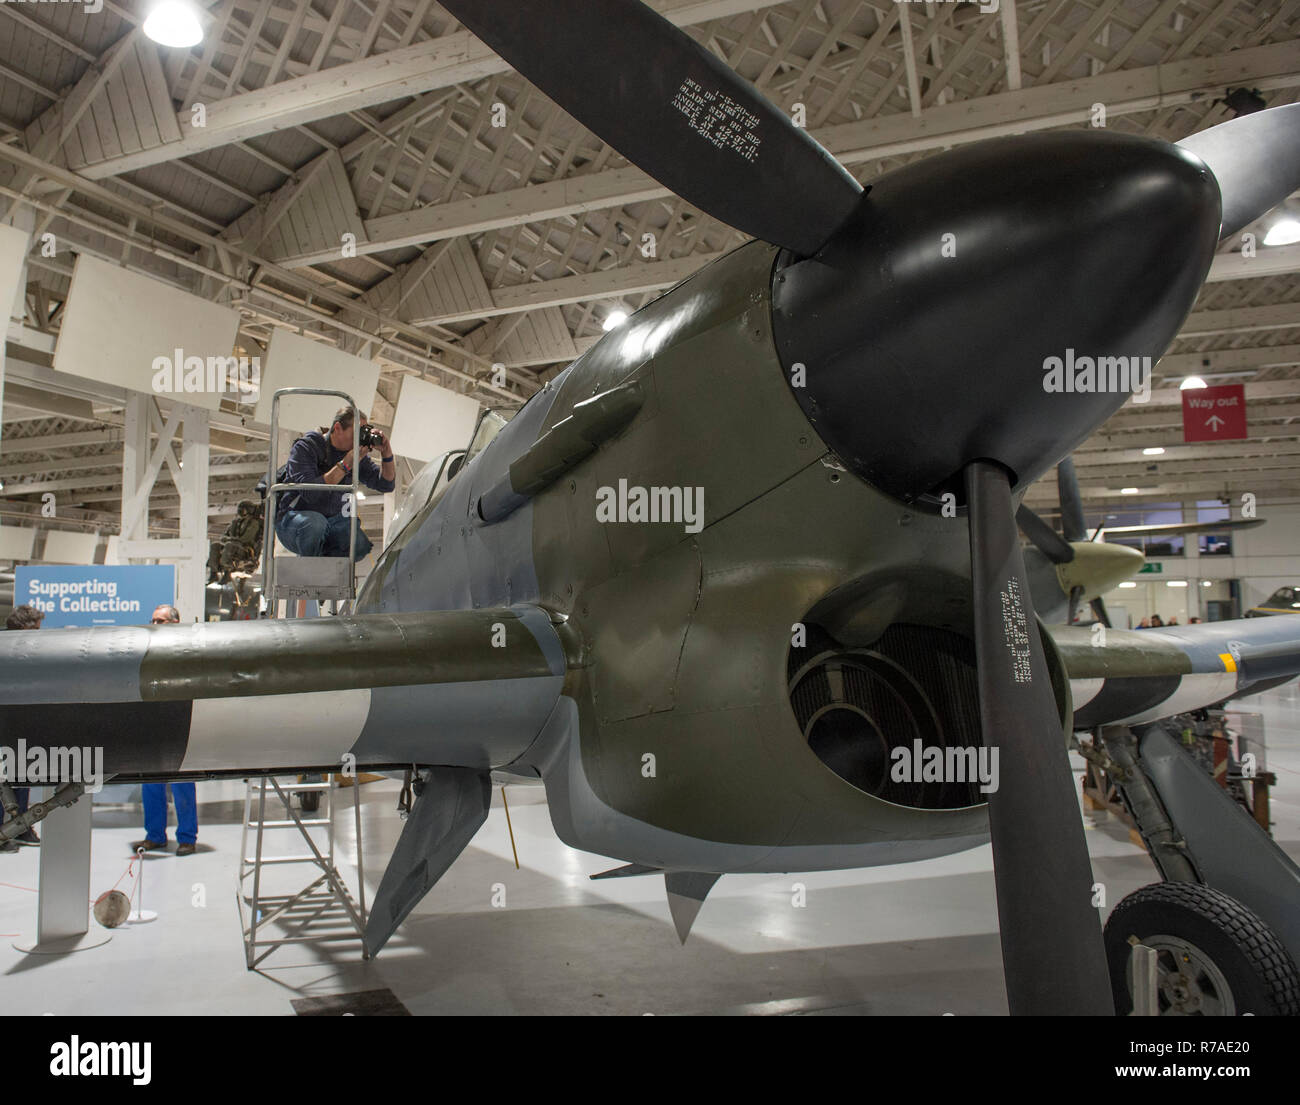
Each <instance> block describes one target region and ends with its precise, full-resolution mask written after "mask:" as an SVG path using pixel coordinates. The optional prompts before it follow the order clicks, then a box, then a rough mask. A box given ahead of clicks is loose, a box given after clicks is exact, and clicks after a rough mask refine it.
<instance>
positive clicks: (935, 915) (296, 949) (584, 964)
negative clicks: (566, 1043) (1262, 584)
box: [0, 684, 1300, 1015]
mask: <svg viewBox="0 0 1300 1105" xmlns="http://www.w3.org/2000/svg"><path fill="white" fill-rule="evenodd" d="M1242 707H1243V708H1248V709H1252V710H1257V711H1259V712H1261V713H1262V714H1263V715H1264V717H1265V719H1266V722H1267V733H1268V742H1269V753H1268V766H1269V768H1270V769H1271V770H1273V771H1275V772H1277V774H1278V776H1279V782H1278V786H1277V788H1276V790H1275V792H1274V801H1273V816H1274V820H1275V822H1276V825H1275V835H1276V838H1277V840H1278V841H1279V842H1281V843H1282V845H1283V846H1284V847H1285V848H1286V849H1287V851H1288V852H1289V853H1290V854H1291V856H1292V857H1293V858H1300V695H1298V694H1297V688H1296V685H1295V684H1292V685H1291V686H1289V687H1286V688H1282V689H1279V690H1275V691H1271V692H1269V693H1268V694H1266V695H1261V696H1257V697H1256V698H1254V699H1251V700H1248V702H1247V703H1243V704H1242ZM397 789H398V788H397V784H396V783H392V782H387V781H385V782H380V783H370V784H367V785H365V786H363V787H362V788H361V795H362V816H363V834H362V835H363V839H364V842H365V847H364V860H365V874H366V883H367V886H368V888H369V892H370V893H372V894H373V891H374V889H375V887H376V886H377V885H378V880H379V877H380V875H381V874H382V870H383V865H384V864H385V863H386V861H387V857H388V854H389V852H390V851H391V849H392V846H393V843H394V841H395V840H396V837H397V834H398V832H399V831H400V829H401V824H402V823H401V821H400V820H399V819H398V817H397V815H396V813H395V808H394V807H395V801H396V797H397ZM243 793H244V791H243V786H242V785H241V784H235V783H208V784H200V785H199V803H200V806H199V812H200V833H199V836H200V850H199V852H198V853H197V854H195V855H193V856H188V857H185V858H178V857H177V856H175V855H174V854H171V853H169V854H166V855H150V856H149V857H147V858H146V860H145V861H144V891H143V895H144V901H143V905H144V908H145V909H146V910H155V911H157V912H158V914H159V917H158V919H157V920H156V921H154V922H152V923H149V924H142V925H136V926H128V927H124V928H119V929H116V930H114V931H113V932H112V934H111V935H112V939H111V940H110V941H109V942H108V943H107V944H104V945H102V946H100V947H97V948H92V949H89V950H85V951H81V952H77V953H74V954H70V955H63V956H38V955H28V954H24V953H22V952H19V951H17V950H16V949H15V948H14V946H13V945H14V944H15V943H19V944H21V943H23V941H24V940H25V939H26V940H30V939H31V938H32V937H33V936H34V933H35V927H36V893H35V887H36V881H37V874H38V862H39V849H35V848H24V849H22V851H21V852H20V853H19V854H18V855H0V934H3V936H2V938H0V979H2V981H0V993H3V995H4V1008H5V1011H6V1012H8V1013H17V1012H28V1013H53V1014H68V1013H91V1014H95V1013H100V1014H123V1013H126V1014H131V1013H165V1014H186V1013H201V1014H229V1013H235V1014H272V1015H292V1014H293V1013H294V1012H295V1008H294V1006H293V1004H292V1002H294V1001H295V1000H300V999H309V998H328V997H330V996H331V995H340V994H353V993H358V992H363V991H377V990H385V989H386V990H389V991H391V992H392V994H393V996H394V997H395V998H396V1000H397V1001H398V1002H400V1003H401V1004H402V1005H403V1006H404V1007H405V1008H406V1009H407V1010H409V1011H410V1012H411V1013H415V1014H426V1013H529V1014H548V1013H622V1014H659V1015H668V1014H702V1013H754V1014H781V1013H787V1014H788V1013H819V1014H935V1013H954V1014H958V1015H962V1014H978V1013H992V1014H996V1013H1004V1012H1005V1011H1006V995H1005V991H1004V988H1003V985H1002V978H1001V959H1000V954H999V949H998V939H997V913H996V907H995V902H994V890H993V879H992V857H991V854H990V851H989V849H988V848H987V847H984V848H979V849H976V850H974V851H972V852H967V853H964V854H962V855H958V856H950V857H947V858H944V859H937V860H929V861H926V862H922V863H913V864H907V865H902V866H898V867H891V868H877V869H871V870H862V871H846V872H833V873H823V874H811V875H799V876H794V875H784V876H769V875H743V876H742V875H736V876H727V877H725V878H723V879H722V880H721V881H720V882H719V883H718V885H717V886H716V887H715V889H714V891H713V893H712V895H711V896H710V898H709V900H708V902H707V903H706V905H705V906H704V909H703V911H702V912H701V914H700V916H699V919H698V920H697V922H696V924H695V928H694V931H693V932H692V934H691V938H690V940H689V941H688V942H687V944H686V946H685V947H682V946H681V945H679V943H678V941H677V937H676V935H675V933H674V931H673V927H672V924H671V922H670V920H669V915H668V906H667V902H666V900H665V897H664V893H663V882H662V879H661V878H659V877H657V876H650V877H645V878H632V879H614V880H604V881H601V882H595V883H593V882H591V881H590V880H589V879H588V878H587V876H588V875H590V874H592V873H594V872H597V871H602V870H605V869H607V868H609V867H612V866H615V864H614V863H613V862H611V861H609V860H606V859H604V858H601V857H598V856H591V855H587V854H584V853H580V852H575V851H573V850H571V849H569V848H567V847H565V846H564V845H563V844H561V843H560V842H559V841H558V840H557V839H556V837H555V834H554V832H553V830H552V829H551V825H550V820H549V817H548V815H547V810H546V805H545V796H544V793H543V792H542V790H541V789H540V788H525V787H519V786H512V787H510V788H509V791H508V793H507V798H508V799H509V802H510V813H511V817H512V821H513V827H514V836H515V841H516V844H517V846H518V852H519V863H520V866H519V869H518V870H516V868H515V864H514V860H513V858H512V852H511V844H510V837H509V834H508V832H507V827H506V817H505V811H504V810H503V808H502V805H501V794H500V790H499V788H498V789H497V790H496V792H495V795H494V802H493V808H492V812H491V815H490V817H489V818H488V821H487V824H486V825H484V827H483V828H482V829H481V830H480V832H479V834H478V836H477V837H476V838H475V839H474V842H473V843H472V844H471V845H470V847H469V848H468V849H467V850H466V852H465V853H464V855H462V856H461V858H460V859H459V860H458V861H457V862H456V863H455V864H454V865H453V867H452V868H451V870H450V871H449V872H448V873H447V875H446V876H445V877H444V878H443V880H442V882H441V883H440V884H439V885H438V886H437V887H436V888H435V889H434V890H433V891H432V892H431V893H430V894H429V896H428V897H427V898H426V899H425V900H424V901H423V902H422V903H421V905H420V906H419V907H417V909H416V912H415V913H414V914H412V916H411V918H410V919H409V920H408V921H407V923H406V924H405V925H404V926H403V927H402V928H401V929H400V930H399V932H398V934H397V935H396V936H395V937H394V938H393V940H392V941H391V942H390V944H389V945H388V947H387V948H385V949H384V951H383V952H382V953H381V955H380V956H379V957H378V958H377V959H376V960H375V961H373V962H363V961H362V959H361V956H360V948H359V944H358V943H357V942H356V941H355V940H344V941H331V942H328V943H325V944H319V945H318V944H310V945H304V944H294V945H286V946H283V947H281V948H278V949H276V950H275V951H273V952H272V954H271V955H270V956H268V957H267V958H266V959H265V960H264V961H263V962H262V963H261V965H260V966H259V968H258V969H257V970H255V971H248V970H246V969H245V965H244V950H243V946H242V943H241V936H240V919H239V915H238V912H237V906H236V879H237V874H238V868H239V858H238V857H239V844H240V823H241V820H242V812H243V809H242V801H243ZM351 793H352V792H351V791H347V790H345V791H342V792H340V797H339V798H338V799H337V801H336V805H335V819H336V824H337V826H338V832H337V838H336V839H337V846H338V849H339V856H340V862H341V866H342V869H343V871H344V873H345V875H346V876H347V877H348V878H350V879H352V880H353V883H352V885H353V887H354V888H355V885H356V883H355V877H356V871H355V867H354V864H355V859H356V847H355V835H354V833H353V831H352V812H351V806H350V803H351ZM118 797H119V798H121V797H125V795H124V794H122V793H121V792H120V790H119V794H118ZM139 817H140V813H139V806H138V804H137V805H134V806H132V805H130V804H129V803H121V802H119V803H118V804H116V805H110V804H100V805H97V806H96V810H95V831H94V841H93V851H92V873H91V896H92V897H95V896H97V895H99V894H100V893H102V892H104V891H106V890H108V889H110V888H112V887H113V886H114V885H115V884H118V883H119V881H120V883H121V886H122V888H123V889H129V888H130V886H131V882H132V880H131V879H130V878H126V879H123V876H124V875H125V874H126V873H127V871H128V863H129V860H130V857H129V855H128V854H127V853H128V844H129V842H130V841H132V840H134V839H136V838H137V837H139V836H142V835H143V833H142V832H141V830H140V823H139ZM1085 822H1086V824H1087V826H1088V829H1087V838H1088V843H1089V849H1090V851H1091V854H1092V858H1093V868H1094V873H1095V876H1096V878H1097V879H1098V881H1100V882H1102V883H1104V884H1105V886H1106V890H1107V898H1108V902H1109V904H1110V905H1112V906H1113V905H1114V904H1115V903H1116V902H1118V901H1119V900H1120V899H1121V898H1122V897H1123V896H1124V895H1125V894H1127V893H1129V892H1130V891H1132V890H1135V889H1137V888H1138V887H1139V886H1142V885H1144V884H1146V883H1148V882H1153V881H1155V879H1156V876H1155V871H1154V868H1153V867H1152V866H1151V863H1150V861H1149V860H1148V859H1147V858H1146V855H1145V853H1144V852H1142V850H1141V849H1139V848H1137V847H1135V846H1134V845H1132V844H1131V843H1129V841H1128V834H1127V831H1126V830H1124V829H1123V828H1122V827H1121V826H1119V825H1118V824H1116V823H1115V821H1114V819H1113V818H1107V819H1104V820H1101V821H1094V819H1093V818H1092V817H1091V815H1089V816H1088V817H1087V818H1085ZM276 847H277V848H278V849H279V850H280V851H284V850H285V847H286V846H285V845H284V844H283V843H281V844H279V845H277V846H276ZM174 849H175V844H174V843H173V844H172V850H173V852H174ZM290 871H293V872H295V874H294V876H293V877H296V878H297V880H298V881H297V884H296V885H294V886H293V887H292V889H297V888H299V887H300V886H302V885H303V884H304V883H306V882H308V881H310V877H309V876H308V877H303V872H305V871H306V868H290V867H283V868H280V869H279V870H278V871H277V873H276V876H275V880H274V881H273V883H272V884H271V885H270V886H269V887H268V888H267V889H268V890H270V891H271V892H275V891H276V890H277V889H285V890H287V889H290V881H291V876H290V874H289V872H290ZM796 884H802V885H803V886H804V888H805V893H804V895H803V897H804V899H805V904H804V905H802V906H796V905H795V904H794V900H795V898H796V896H797V895H796V889H797V888H796ZM91 929H92V933H95V934H98V935H100V936H103V935H106V933H105V930H103V929H100V928H99V926H98V925H96V924H94V923H93V922H92V925H91ZM336 931H337V930H336ZM300 1008H301V1007H300Z"/></svg>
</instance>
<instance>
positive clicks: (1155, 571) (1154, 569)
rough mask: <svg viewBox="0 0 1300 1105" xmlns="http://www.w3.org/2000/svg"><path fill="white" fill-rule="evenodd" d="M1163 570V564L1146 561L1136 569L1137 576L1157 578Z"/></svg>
mask: <svg viewBox="0 0 1300 1105" xmlns="http://www.w3.org/2000/svg"><path fill="white" fill-rule="evenodd" d="M1164 570H1165V566H1164V565H1163V564H1161V563H1159V562H1158V561H1155V560H1148V561H1147V562H1146V563H1145V564H1143V565H1142V567H1140V568H1139V569H1138V575H1140V576H1144V575H1152V576H1158V575H1161V574H1162V573H1163V572H1164Z"/></svg>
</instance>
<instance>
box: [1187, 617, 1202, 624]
mask: <svg viewBox="0 0 1300 1105" xmlns="http://www.w3.org/2000/svg"><path fill="white" fill-rule="evenodd" d="M1187 624H1188V625H1200V624H1201V619H1200V618H1188V620H1187Z"/></svg>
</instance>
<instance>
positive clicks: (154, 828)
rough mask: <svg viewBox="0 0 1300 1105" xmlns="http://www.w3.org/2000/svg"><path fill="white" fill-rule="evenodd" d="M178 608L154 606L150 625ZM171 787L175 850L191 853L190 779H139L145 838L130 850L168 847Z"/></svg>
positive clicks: (169, 620)
mask: <svg viewBox="0 0 1300 1105" xmlns="http://www.w3.org/2000/svg"><path fill="white" fill-rule="evenodd" d="M180 620H181V614H180V611H179V610H177V609H176V607H174V606H159V607H157V608H155V610H154V612H153V617H152V618H151V619H150V624H151V625H177V624H178V623H179V622H180ZM169 785H170V786H171V788H172V801H173V802H174V803H175V804H176V854H177V855H178V856H192V855H193V854H194V851H195V845H196V844H197V842H198V839H199V808H198V799H197V797H196V795H195V790H194V784H193V783H171V784H168V783H142V784H141V785H140V794H141V797H142V798H143V799H144V839H143V840H137V841H135V842H133V843H132V845H131V851H133V852H138V851H139V850H140V849H141V848H143V849H144V850H145V851H146V852H165V851H166V850H167V787H168V786H169Z"/></svg>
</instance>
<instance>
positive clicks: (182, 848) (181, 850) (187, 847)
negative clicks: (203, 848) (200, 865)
mask: <svg viewBox="0 0 1300 1105" xmlns="http://www.w3.org/2000/svg"><path fill="white" fill-rule="evenodd" d="M176 854H177V855H178V856H192V855H193V854H194V845H193V844H178V845H176Z"/></svg>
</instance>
